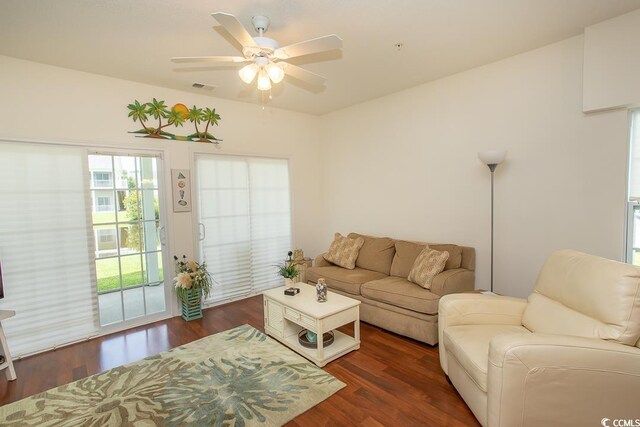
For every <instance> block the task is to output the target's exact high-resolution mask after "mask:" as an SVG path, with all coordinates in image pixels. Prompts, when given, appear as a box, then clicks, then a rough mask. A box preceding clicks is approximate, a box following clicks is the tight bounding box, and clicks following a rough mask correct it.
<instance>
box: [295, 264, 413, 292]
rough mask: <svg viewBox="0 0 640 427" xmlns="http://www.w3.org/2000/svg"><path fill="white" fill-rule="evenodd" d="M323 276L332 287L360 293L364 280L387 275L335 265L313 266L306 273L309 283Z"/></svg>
mask: <svg viewBox="0 0 640 427" xmlns="http://www.w3.org/2000/svg"><path fill="white" fill-rule="evenodd" d="M321 277H322V278H324V280H325V282H326V284H327V286H328V287H329V288H330V289H337V290H340V291H342V292H346V293H349V294H353V295H360V285H362V284H363V283H364V282H368V281H370V280H377V279H381V278H383V277H386V276H385V275H384V274H382V273H378V272H377V271H371V270H365V269H364V268H358V267H356V268H354V269H353V270H347V269H344V268H342V267H338V266H335V265H332V266H330V267H311V268H308V269H307V271H306V273H305V278H306V280H307V282H309V283H316V282H317V281H318V279H319V278H321ZM413 286H415V285H413Z"/></svg>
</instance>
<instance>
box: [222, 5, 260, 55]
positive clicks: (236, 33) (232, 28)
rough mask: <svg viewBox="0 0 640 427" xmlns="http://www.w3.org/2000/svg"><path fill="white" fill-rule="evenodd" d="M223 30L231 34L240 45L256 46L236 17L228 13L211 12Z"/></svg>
mask: <svg viewBox="0 0 640 427" xmlns="http://www.w3.org/2000/svg"><path fill="white" fill-rule="evenodd" d="M211 16H213V17H214V18H215V19H216V21H218V23H219V24H220V25H222V26H223V27H224V29H225V30H227V31H228V32H229V34H231V36H232V37H233V38H234V39H236V40H237V41H238V43H240V44H241V45H242V47H253V46H256V42H255V40H253V37H251V34H249V32H248V31H247V30H246V29H245V28H244V26H243V25H242V24H241V23H240V21H238V18H236V17H235V16H233V15H231V14H230V13H224V12H214V13H212V14H211Z"/></svg>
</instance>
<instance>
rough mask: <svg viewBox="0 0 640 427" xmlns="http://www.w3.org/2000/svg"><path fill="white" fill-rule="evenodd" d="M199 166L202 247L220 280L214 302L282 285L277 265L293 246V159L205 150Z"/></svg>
mask: <svg viewBox="0 0 640 427" xmlns="http://www.w3.org/2000/svg"><path fill="white" fill-rule="evenodd" d="M196 169H197V172H196V173H197V183H196V187H197V191H198V207H199V213H198V215H199V221H200V223H202V224H203V225H204V227H205V230H206V233H205V239H204V240H202V241H201V247H200V253H201V256H202V259H203V261H205V262H207V265H208V267H209V271H210V272H211V274H212V276H213V277H214V279H215V280H216V281H217V282H218V285H215V286H214V288H213V291H212V294H211V296H210V298H209V300H208V302H210V303H215V302H220V301H224V300H229V299H237V298H242V297H245V296H249V295H252V294H255V293H258V292H261V291H263V290H265V289H269V288H272V287H275V286H279V285H281V284H282V279H281V278H279V277H278V276H277V275H276V269H275V267H274V265H275V264H277V263H279V262H281V261H283V260H284V259H285V258H286V256H287V251H289V250H290V249H291V208H290V204H291V203H290V197H289V166H288V162H287V160H283V159H265V158H251V157H232V156H219V155H199V156H198V157H197V158H196Z"/></svg>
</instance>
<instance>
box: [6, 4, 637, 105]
mask: <svg viewBox="0 0 640 427" xmlns="http://www.w3.org/2000/svg"><path fill="white" fill-rule="evenodd" d="M639 7H640V0H395V1H391V0H315V1H310V0H307V1H302V0H297V1H296V0H280V1H276V0H223V1H210V0H209V1H194V0H190V1H177V0H135V1H134V0H90V1H89V0H56V1H45V0H2V2H1V3H0V40H1V42H0V54H2V55H8V56H14V57H18V58H23V59H27V60H32V61H37V62H43V63H46V64H52V65H57V66H61V67H66V68H72V69H76V70H81V71H87V72H90V73H96V74H103V75H106V76H112V77H117V78H122V79H127V80H133V81H137V82H143V83H148V84H153V85H158V86H164V87H169V88H174V89H180V90H186V91H194V92H198V93H201V94H207V95H211V96H216V97H220V98H227V99H235V100H239V101H244V102H252V103H259V102H260V99H259V93H258V91H257V90H256V89H255V85H251V86H248V85H245V84H244V83H242V82H241V81H240V79H239V78H238V76H237V73H236V71H237V69H238V68H239V66H238V65H235V64H221V65H208V64H206V66H201V65H191V66H189V65H177V64H173V63H171V62H170V61H169V58H170V57H172V56H204V55H236V54H238V50H237V48H236V47H235V45H233V44H232V43H231V42H230V40H231V39H230V38H229V36H228V34H226V32H225V31H224V30H223V29H221V28H220V27H217V23H216V22H215V20H214V19H213V18H212V17H211V16H210V14H211V12H216V11H224V12H229V13H232V14H234V15H236V16H237V17H238V19H239V20H240V21H241V22H242V23H243V24H244V25H245V26H246V27H247V28H248V29H250V30H251V33H252V34H253V29H252V26H251V17H252V16H254V15H266V16H268V17H269V18H270V19H271V27H270V29H269V31H268V32H267V34H266V35H267V36H268V37H271V38H274V39H276V40H278V41H279V43H280V45H281V46H284V45H287V44H291V43H296V42H299V41H302V40H306V39H309V38H314V37H319V36H323V35H326V34H337V35H339V36H340V37H342V39H343V40H344V48H343V49H342V51H341V52H340V51H336V52H332V53H327V54H317V55H309V56H306V57H301V58H297V59H295V60H291V62H292V63H294V64H296V65H301V66H303V67H304V68H307V69H308V70H310V71H313V72H315V73H318V74H321V75H324V76H325V77H327V83H326V87H325V88H324V89H323V90H318V89H315V90H311V91H310V90H307V89H308V88H306V87H305V86H304V85H303V84H302V83H300V82H298V81H296V80H294V79H291V78H289V77H286V78H285V80H284V82H283V83H281V84H279V85H277V86H276V87H275V88H274V90H273V91H272V92H273V99H272V100H271V101H270V102H269V103H270V105H273V106H275V107H280V108H285V109H289V110H294V111H300V112H306V113H311V114H324V113H327V112H330V111H334V110H337V109H340V108H343V107H346V106H349V105H353V104H356V103H359V102H362V101H366V100H368V99H372V98H377V97H380V96H383V95H386V94H389V93H393V92H397V91H399V90H402V89H405V88H409V87H412V86H416V85H418V84H421V83H424V82H428V81H431V80H434V79H437V78H440V77H443V76H447V75H450V74H453V73H456V72H460V71H463V70H466V69H469V68H473V67H476V66H479V65H482V64H487V63H490V62H493V61H496V60H498V59H501V58H506V57H509V56H512V55H514V54H517V53H520V52H525V51H527V50H531V49H534V48H537V47H540V46H544V45H546V44H549V43H553V42H555V41H559V40H562V39H565V38H568V37H571V36H575V35H578V34H581V33H582V30H583V28H584V27H585V26H588V25H591V24H594V23H596V22H600V21H603V20H605V19H608V18H611V17H614V16H617V15H620V14H623V13H626V12H629V11H631V10H634V9H637V8H639ZM214 26H215V27H216V28H214ZM398 42H401V43H403V44H404V47H403V49H402V50H400V51H398V50H397V49H396V48H395V46H394V45H395V43H398ZM184 70H197V71H189V72H186V71H184ZM193 82H201V83H205V84H211V85H215V86H217V88H216V89H215V90H213V91H211V92H209V91H203V90H197V89H193V88H192V87H191V84H192V83H193Z"/></svg>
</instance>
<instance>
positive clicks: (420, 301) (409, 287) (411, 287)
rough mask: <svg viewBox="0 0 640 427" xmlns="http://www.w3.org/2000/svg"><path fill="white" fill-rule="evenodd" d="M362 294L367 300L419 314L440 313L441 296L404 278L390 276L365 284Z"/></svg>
mask: <svg viewBox="0 0 640 427" xmlns="http://www.w3.org/2000/svg"><path fill="white" fill-rule="evenodd" d="M360 293H361V294H362V296H363V297H365V298H369V299H372V300H375V301H380V302H386V303H387V304H392V305H395V306H398V307H402V308H406V309H409V310H413V311H417V312H418V313H425V314H437V313H438V301H439V300H440V295H436V294H434V293H433V292H431V291H429V290H427V289H424V288H421V287H420V286H418V285H416V284H415V283H411V282H410V281H408V280H407V279H405V278H403V277H394V276H390V277H385V278H384V279H379V280H374V281H371V282H367V283H364V284H363V285H362V288H361V289H360Z"/></svg>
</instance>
